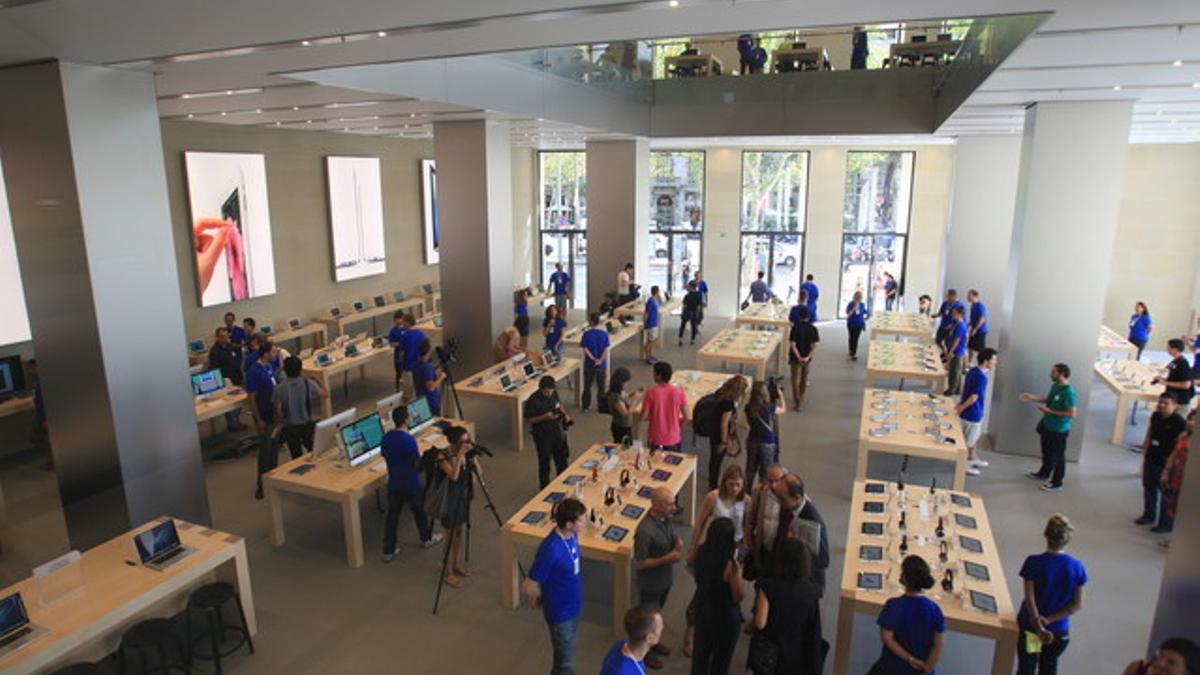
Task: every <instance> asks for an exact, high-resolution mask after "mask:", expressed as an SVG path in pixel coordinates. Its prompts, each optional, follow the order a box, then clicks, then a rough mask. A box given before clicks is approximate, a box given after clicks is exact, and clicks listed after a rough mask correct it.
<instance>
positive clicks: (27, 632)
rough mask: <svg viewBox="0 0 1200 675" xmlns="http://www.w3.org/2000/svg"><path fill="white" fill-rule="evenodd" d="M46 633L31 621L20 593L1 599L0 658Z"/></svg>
mask: <svg viewBox="0 0 1200 675" xmlns="http://www.w3.org/2000/svg"><path fill="white" fill-rule="evenodd" d="M45 633H46V629H44V628H40V627H38V626H36V625H34V624H32V623H30V621H29V612H27V611H25V602H24V601H23V600H21V594H20V593H13V594H12V595H10V596H8V597H6V598H3V599H0V658H3V657H5V656H7V655H9V654H11V653H12V652H15V651H17V650H18V649H20V648H22V647H24V646H25V645H27V644H29V643H30V642H33V641H34V640H36V639H38V638H39V637H41V636H42V635H44V634H45Z"/></svg>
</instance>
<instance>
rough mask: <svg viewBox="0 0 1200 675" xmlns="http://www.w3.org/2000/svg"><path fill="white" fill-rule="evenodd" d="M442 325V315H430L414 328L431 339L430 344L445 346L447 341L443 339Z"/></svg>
mask: <svg viewBox="0 0 1200 675" xmlns="http://www.w3.org/2000/svg"><path fill="white" fill-rule="evenodd" d="M441 323H442V315H441V314H430V315H428V316H426V317H425V318H423V319H421V320H420V321H418V322H417V323H416V325H415V326H414V327H415V328H416V329H417V330H419V331H421V332H422V333H424V334H425V337H427V338H429V342H430V343H432V344H443V345H444V344H446V341H445V339H444V338H443V337H442V326H441Z"/></svg>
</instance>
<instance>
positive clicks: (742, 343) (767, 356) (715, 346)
mask: <svg viewBox="0 0 1200 675" xmlns="http://www.w3.org/2000/svg"><path fill="white" fill-rule="evenodd" d="M774 350H779V351H782V350H783V340H782V338H781V336H780V334H779V333H776V332H773V331H763V330H751V329H749V328H726V329H724V330H722V331H720V332H719V333H717V334H716V335H714V336H713V337H712V339H711V340H709V341H708V342H707V343H705V345H704V346H703V347H701V348H700V351H698V352H696V367H697V368H701V369H702V368H704V364H705V363H707V362H710V361H719V362H720V363H722V364H725V363H737V364H745V365H750V366H754V374H755V376H756V377H757V378H758V379H759V380H760V381H761V380H765V379H767V363H769V362H770V360H771V352H772V351H774Z"/></svg>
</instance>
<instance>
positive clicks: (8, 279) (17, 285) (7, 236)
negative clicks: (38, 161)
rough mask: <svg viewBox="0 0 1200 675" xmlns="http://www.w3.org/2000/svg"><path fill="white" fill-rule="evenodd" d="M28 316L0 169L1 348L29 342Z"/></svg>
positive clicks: (1, 169) (30, 337)
mask: <svg viewBox="0 0 1200 675" xmlns="http://www.w3.org/2000/svg"><path fill="white" fill-rule="evenodd" d="M30 339H32V336H31V335H30V333H29V316H28V315H27V314H26V313H25V287H24V286H22V285H21V268H20V267H19V266H18V264H17V242H16V241H15V240H14V239H13V228H12V215H11V214H10V213H9V212H8V194H7V192H6V191H5V188H4V167H3V166H0V345H11V344H13V343H16V342H28V341H29V340H30Z"/></svg>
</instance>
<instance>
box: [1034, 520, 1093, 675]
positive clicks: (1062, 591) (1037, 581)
mask: <svg viewBox="0 0 1200 675" xmlns="http://www.w3.org/2000/svg"><path fill="white" fill-rule="evenodd" d="M1074 531H1075V528H1074V527H1072V525H1071V521H1069V520H1067V517H1066V516H1064V515H1062V514H1059V513H1056V514H1054V515H1053V516H1050V520H1049V521H1048V522H1047V523H1046V529H1045V530H1044V531H1043V534H1044V535H1045V537H1046V551H1045V552H1044V553H1038V554H1035V555H1031V556H1029V557H1027V558H1025V562H1024V564H1022V565H1021V572H1020V575H1021V578H1022V579H1024V586H1025V589H1024V598H1025V599H1024V601H1023V602H1022V603H1021V609H1020V610H1019V611H1018V612H1017V626H1018V627H1019V628H1020V629H1021V633H1022V634H1021V636H1020V637H1019V638H1018V639H1017V675H1036V674H1037V673H1039V672H1040V673H1043V675H1045V674H1047V673H1049V674H1052V673H1057V672H1058V660H1059V658H1061V657H1062V655H1063V652H1065V651H1066V650H1067V645H1068V644H1069V643H1070V641H1071V632H1070V631H1071V615H1072V614H1075V613H1076V612H1078V611H1079V610H1080V609H1081V608H1082V607H1083V587H1084V586H1086V585H1087V582H1088V576H1087V570H1085V569H1084V567H1083V563H1082V562H1080V561H1079V559H1078V558H1075V557H1074V556H1072V555H1070V554H1068V553H1067V546H1068V545H1069V544H1070V543H1071V533H1072V532H1074ZM1026 633H1032V634H1033V637H1032V638H1030V637H1027V636H1026V635H1025V634H1026ZM1031 641H1037V642H1040V643H1041V645H1040V649H1039V650H1038V651H1030V649H1029V646H1030V642H1031Z"/></svg>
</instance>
